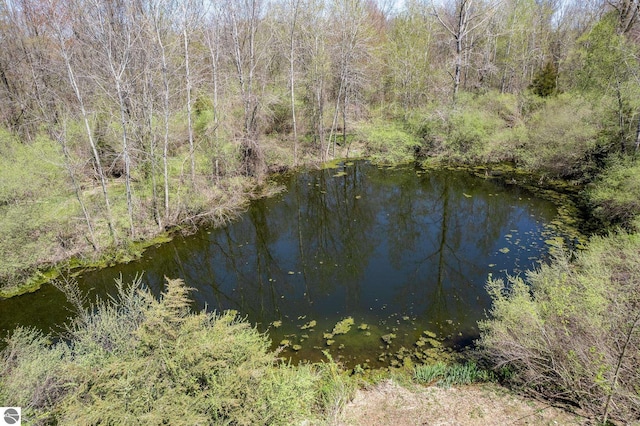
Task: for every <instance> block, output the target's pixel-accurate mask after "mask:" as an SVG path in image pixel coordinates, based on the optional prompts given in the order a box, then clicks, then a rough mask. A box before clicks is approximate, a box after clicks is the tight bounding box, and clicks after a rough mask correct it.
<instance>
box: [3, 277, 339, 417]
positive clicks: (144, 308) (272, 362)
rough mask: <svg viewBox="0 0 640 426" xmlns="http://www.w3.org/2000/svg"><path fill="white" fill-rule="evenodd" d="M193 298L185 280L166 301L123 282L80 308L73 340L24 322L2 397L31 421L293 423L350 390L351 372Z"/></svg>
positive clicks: (8, 355) (13, 342)
mask: <svg viewBox="0 0 640 426" xmlns="http://www.w3.org/2000/svg"><path fill="white" fill-rule="evenodd" d="M75 295H76V297H72V299H74V300H76V301H79V300H80V299H81V298H79V297H77V292H75ZM190 303H191V301H190V299H189V297H188V289H187V288H186V287H185V285H184V284H183V283H182V281H180V280H169V281H168V284H167V288H166V291H165V292H164V293H163V294H162V297H161V298H160V300H156V299H155V298H154V297H153V296H152V295H151V294H150V293H149V292H148V291H147V290H144V289H142V288H141V287H140V285H139V283H136V284H135V285H132V286H129V287H125V286H123V285H122V284H121V283H119V284H118V296H117V297H115V298H114V299H112V300H109V301H106V302H105V301H101V302H98V303H97V304H96V305H95V306H93V307H92V308H91V309H89V310H85V309H80V310H79V312H80V315H79V317H78V319H77V320H76V322H75V323H74V324H72V325H71V326H69V327H68V335H67V342H66V343H65V342H64V341H61V342H58V343H56V344H50V342H48V340H47V338H46V337H44V336H42V335H41V334H40V333H39V332H35V331H32V330H24V329H18V330H16V331H15V332H14V333H13V335H12V336H11V337H10V338H9V339H8V340H7V349H5V350H4V351H3V352H2V357H1V358H0V372H1V373H2V374H1V375H0V398H2V401H3V402H4V403H5V404H7V405H16V406H21V407H23V416H24V419H25V420H26V421H28V422H33V423H57V424H87V425H90V424H131V423H136V424H212V423H215V424H291V423H294V424H295V423H300V422H301V421H303V420H306V419H313V418H314V417H317V416H318V415H320V414H322V413H324V410H325V407H327V406H328V405H329V403H331V402H332V401H326V400H325V396H324V395H325V394H326V392H325V389H333V392H332V395H334V396H333V397H332V398H333V399H335V398H336V397H335V395H338V394H339V395H340V398H342V399H344V400H346V399H347V398H349V397H350V394H349V392H350V391H349V389H346V388H345V387H344V386H343V387H337V385H336V384H340V383H344V381H345V380H346V377H344V376H340V377H339V379H340V380H338V378H337V377H334V376H331V377H330V376H327V374H326V373H324V371H325V369H326V368H327V367H325V366H311V365H304V366H301V367H291V366H289V365H286V364H281V363H278V362H276V354H275V353H273V352H270V351H269V350H268V348H269V341H268V339H267V337H266V336H265V335H264V334H261V333H259V332H258V331H257V330H256V329H254V328H252V327H251V326H250V325H249V324H248V323H246V322H244V321H242V320H239V319H238V318H237V317H236V315H235V313H233V312H226V313H223V314H212V313H205V312H199V313H191V312H190V310H189V306H190ZM328 365H330V366H331V365H332V364H328ZM332 368H336V367H335V366H334V367H332Z"/></svg>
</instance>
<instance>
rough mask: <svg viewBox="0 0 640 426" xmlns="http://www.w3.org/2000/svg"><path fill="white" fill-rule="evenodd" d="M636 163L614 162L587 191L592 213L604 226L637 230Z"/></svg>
mask: <svg viewBox="0 0 640 426" xmlns="http://www.w3.org/2000/svg"><path fill="white" fill-rule="evenodd" d="M639 194H640V162H639V161H638V160H637V159H633V158H622V159H616V160H614V161H612V162H611V164H610V165H609V166H608V167H607V168H606V169H605V170H604V171H603V172H602V173H601V174H600V176H599V178H598V179H597V180H596V181H595V182H594V183H593V185H592V186H591V187H590V188H589V190H588V191H587V197H588V199H589V201H590V202H591V204H592V206H593V214H594V216H595V217H596V218H598V219H599V220H600V221H601V222H602V223H603V224H604V226H606V227H612V226H618V225H619V226H623V227H624V228H626V229H628V230H632V231H640V228H638V225H640V223H639V222H638V217H639V216H640V197H639Z"/></svg>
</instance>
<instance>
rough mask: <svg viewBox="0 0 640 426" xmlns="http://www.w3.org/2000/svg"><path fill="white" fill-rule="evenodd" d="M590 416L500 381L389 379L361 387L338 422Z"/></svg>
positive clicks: (531, 420)
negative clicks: (412, 382) (453, 383)
mask: <svg viewBox="0 0 640 426" xmlns="http://www.w3.org/2000/svg"><path fill="white" fill-rule="evenodd" d="M586 424H589V420H588V419H586V418H584V417H580V416H578V415H576V414H572V413H569V412H567V411H564V410H562V409H560V408H556V407H552V406H549V405H546V404H543V403H541V402H538V401H535V400H531V399H525V398H523V397H520V396H518V395H514V394H512V393H510V392H509V391H508V390H506V389H505V388H503V387H500V386H498V385H495V384H482V385H470V386H461V387H451V388H447V389H445V388H440V387H435V386H431V387H422V386H415V387H414V388H412V389H407V388H404V387H402V386H400V385H398V384H397V383H395V382H393V381H391V380H388V381H384V382H381V383H379V384H377V385H375V386H373V387H372V388H369V389H364V390H359V391H358V392H357V393H356V396H355V398H354V399H353V401H351V402H350V403H349V404H347V406H346V407H345V409H344V410H343V413H342V416H341V418H340V421H339V422H338V425H341V426H347V425H367V426H375V425H381V426H382V425H395V426H405V425H406V426H408V425H430V426H436V425H464V426H475V425H477V426H486V425H505V426H506V425H586Z"/></svg>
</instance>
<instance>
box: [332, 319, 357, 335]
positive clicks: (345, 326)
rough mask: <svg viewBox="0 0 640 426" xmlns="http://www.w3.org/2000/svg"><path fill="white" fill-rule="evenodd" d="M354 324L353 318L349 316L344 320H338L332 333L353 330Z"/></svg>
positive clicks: (343, 332)
mask: <svg viewBox="0 0 640 426" xmlns="http://www.w3.org/2000/svg"><path fill="white" fill-rule="evenodd" d="M353 324H354V321H353V318H351V317H347V318H345V319H343V320H342V321H338V323H337V324H336V325H335V327H333V331H332V333H333V335H336V334H347V333H348V332H349V330H351V327H352V326H353Z"/></svg>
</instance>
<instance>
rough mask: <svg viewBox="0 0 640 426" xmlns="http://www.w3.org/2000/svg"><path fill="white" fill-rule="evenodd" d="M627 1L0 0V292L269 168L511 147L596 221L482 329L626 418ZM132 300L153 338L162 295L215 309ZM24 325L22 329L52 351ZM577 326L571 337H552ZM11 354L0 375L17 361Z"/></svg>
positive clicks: (636, 280)
mask: <svg viewBox="0 0 640 426" xmlns="http://www.w3.org/2000/svg"><path fill="white" fill-rule="evenodd" d="M639 15H640V2H639V1H637V0H609V1H604V0H585V1H577V0H451V1H427V0H406V1H404V2H402V4H396V2H394V1H389V0H379V1H373V0H241V1H238V0H211V1H207V0H181V1H173V0H134V1H125V0H3V1H2V2H0V41H1V44H2V46H3V47H2V49H0V233H1V234H2V236H3V238H2V241H0V287H1V288H0V296H2V297H10V296H12V295H16V294H20V293H22V292H25V291H28V290H33V289H34V288H36V287H37V286H38V285H40V284H41V283H42V282H43V281H45V280H46V279H48V278H51V277H52V276H55V274H56V273H57V272H56V271H57V270H60V269H64V268H69V267H74V266H78V265H94V266H95V265H98V264H100V263H103V264H104V263H110V262H115V261H127V260H129V259H131V258H133V257H135V256H136V255H138V254H139V253H140V251H141V250H143V248H144V245H145V244H148V243H149V242H150V241H160V240H162V239H163V238H167V232H189V230H193V229H194V228H195V227H197V226H199V225H201V224H211V223H214V224H222V223H225V222H227V221H229V220H232V219H233V218H234V217H236V216H237V214H238V213H239V212H240V211H242V209H243V207H244V206H245V205H246V203H247V201H248V200H250V199H251V198H253V197H257V196H261V195H264V194H268V193H269V191H270V190H271V189H270V186H269V176H270V175H271V174H273V173H277V172H282V171H286V170H291V169H296V168H299V167H310V166H319V165H320V164H322V163H324V162H327V161H330V160H333V159H340V158H347V157H352V158H369V159H371V160H372V161H376V162H380V163H390V164H396V163H403V162H411V161H420V162H428V163H433V164H468V165H478V164H482V165H487V164H489V165H490V164H502V163H509V164H513V165H515V166H516V167H518V168H520V169H523V170H526V171H527V172H529V173H531V174H532V175H535V176H536V177H537V178H538V179H539V182H540V184H541V185H544V184H545V182H556V181H559V182H563V183H564V184H566V185H567V186H568V187H570V188H573V189H572V190H574V191H575V192H576V193H578V194H579V197H580V199H581V200H582V207H583V209H584V213H585V215H586V216H588V217H589V224H590V229H589V230H588V232H590V233H592V234H599V235H600V236H598V237H594V241H595V242H594V243H593V245H590V246H589V248H588V249H587V251H586V253H585V254H581V255H579V256H578V260H576V261H575V262H574V261H570V260H568V259H566V258H565V257H563V256H565V255H558V258H557V259H556V261H555V263H554V264H553V265H551V266H549V267H547V268H543V269H542V270H541V271H536V272H533V273H531V275H530V276H527V277H526V280H528V281H527V285H528V286H530V287H527V286H525V287H522V285H524V284H523V282H520V281H517V280H515V279H514V282H511V283H506V284H505V283H504V282H491V281H490V283H489V285H488V288H489V290H490V293H491V294H492V297H493V298H494V301H495V305H494V310H493V311H492V314H493V318H494V319H492V320H488V321H487V322H485V323H484V325H483V326H482V327H483V328H484V335H483V338H482V339H481V343H480V346H483V345H484V346H483V347H485V350H486V356H487V357H488V358H489V359H491V362H493V363H494V365H496V366H499V367H505V366H506V367H508V368H510V370H509V371H510V373H509V374H512V376H509V377H512V378H514V379H513V383H518V384H520V385H523V386H525V387H529V389H530V390H533V391H535V393H537V394H540V395H543V396H545V397H548V398H552V399H553V398H555V399H561V400H563V401H569V402H571V403H573V404H577V405H579V406H581V407H583V408H585V409H587V410H591V411H590V412H591V413H593V415H594V416H595V417H597V418H598V419H600V420H601V421H602V422H603V423H606V422H607V421H609V420H612V419H613V420H616V419H617V420H621V421H629V420H630V419H637V418H638V416H639V415H640V396H639V394H638V383H640V382H639V379H638V378H639V377H640V375H639V373H638V370H637V367H633V366H634V365H636V366H637V361H638V358H639V357H640V350H639V347H640V341H639V337H640V335H639V329H640V319H639V318H640V317H638V316H637V313H636V312H638V304H640V300H639V299H638V297H637V294H638V290H639V287H640V276H639V275H638V273H639V272H638V269H637V265H636V263H638V259H640V242H638V239H637V236H636V232H637V231H638V230H639V229H640V216H638V213H639V212H640V163H639V162H638V151H639V149H640V16H639ZM603 247H610V252H611V253H613V254H612V255H611V256H608V255H607V256H605V255H599V254H598V253H600V254H601V251H602V250H604V249H603ZM608 250H609V249H608ZM604 252H607V250H604ZM616 253H617V254H620V256H621V257H616V255H615V254H616ZM566 256H568V257H571V256H569V255H566ZM588 259H592V260H593V259H597V260H598V261H597V262H596V261H595V260H593V261H589V260H588ZM620 259H623V260H624V262H622V263H620V262H621V260H620ZM625 262H626V263H625ZM616 271H618V272H616ZM545 274H547V275H545ZM585 277H586V278H585ZM551 278H553V279H551ZM589 280H592V281H593V282H597V283H598V285H597V286H595V287H594V286H589V284H588V283H589V282H591V281H589ZM554 283H555V284H557V286H556V287H553V288H550V287H549V286H552V285H554ZM611 283H614V284H616V285H618V287H615V285H614V287H615V288H614V290H611V288H612V287H611ZM187 285H188V283H187ZM583 287H584V288H583ZM523 288H524V289H523ZM527 288H531V290H530V291H529V290H526V289H527ZM585 288H586V290H585ZM123 291H124V290H123ZM172 291H173V293H171V294H174V293H175V294H178V295H179V294H182V293H180V292H181V291H182V290H179V289H178V290H176V289H175V288H174V289H173V290H172ZM123 294H125V293H123ZM175 294H174V296H175ZM509 295H511V296H512V297H511V296H509ZM568 295H571V297H569V296H568ZM580 295H587V296H589V299H588V300H583V299H580V297H579V296H580ZM123 297H124V296H123ZM128 297H129V298H128V299H127V298H126V297H125V302H126V303H129V304H138V305H135V306H136V307H135V309H134V308H132V307H131V306H130V307H129V308H126V309H129V311H131V312H138V314H137V315H139V318H138V319H136V320H135V321H134V322H135V325H132V326H131V327H132V330H134V329H135V330H137V328H138V327H143V328H141V329H140V330H143V331H135V333H138V334H136V335H138V336H139V337H140V336H142V337H140V338H142V340H144V339H152V338H155V337H153V336H151V337H149V336H150V334H149V333H151V332H150V331H149V330H150V329H147V328H144V327H146V325H145V321H155V319H154V317H153V316H146V317H145V315H147V313H148V312H152V311H153V312H154V314H153V315H157V316H158V318H161V320H162V321H165V322H167V321H168V322H167V324H169V325H167V327H168V328H167V329H166V330H165V331H166V333H169V334H170V335H173V334H172V333H174V332H175V333H178V334H180V333H181V332H176V331H175V330H174V329H173V328H172V327H175V326H176V324H182V323H183V322H184V323H188V324H191V325H190V326H191V327H192V328H191V329H189V330H190V331H189V330H187V331H189V332H195V333H205V332H209V331H210V330H209V329H210V328H212V327H213V328H215V325H214V319H212V318H209V317H207V318H204V317H202V315H200V316H195V317H189V316H186V314H183V313H182V311H181V309H182V307H183V300H182V299H181V298H182V297H183V296H180V297H178V296H176V297H178V299H177V300H178V302H176V303H177V305H176V306H178V307H177V308H175V306H174V307H173V308H172V307H171V306H169V307H166V306H165V304H166V303H165V302H163V301H159V302H157V301H153V302H151V301H149V300H148V299H145V297H143V296H136V297H141V299H140V300H138V299H135V298H134V297H133V296H131V295H130V296H128ZM184 297H186V296H184ZM134 299H135V300H134ZM558 300H564V301H566V302H567V303H568V305H567V306H565V307H562V306H559V305H557V304H556V303H557V302H558ZM571 301H575V304H573V305H572V304H570V303H569V302H571ZM512 302H513V303H512ZM163 303H164V304H163ZM105 306H106V305H105ZM132 306H133V305H132ZM541 306H542V308H544V309H542V308H541ZM165 308H166V309H169V311H167V312H169V313H168V314H167V313H166V312H165V313H162V312H164V311H163V309H165ZM174 308H175V309H174ZM538 308H540V309H542V310H540V311H536V312H537V313H536V314H535V315H534V314H531V316H530V317H528V318H521V317H520V316H518V315H520V314H519V313H522V312H525V313H531V312H533V311H535V310H536V309H538ZM104 309H105V311H109V309H111V308H108V307H105V308H104ZM114 309H115V308H114ZM126 309H125V310H126ZM172 309H173V310H172ZM585 309H588V310H586V311H585ZM116 311H117V310H116ZM116 311H113V312H111V311H109V312H111V313H109V314H108V315H115V316H116V317H117V315H120V314H122V312H120V311H117V312H116ZM118 312H119V313H118ZM584 312H592V313H593V317H591V318H588V319H585V318H582V317H581V316H580V315H579V314H580V313H584ZM608 312H616V315H615V316H611V315H608V314H607V313H608ZM105 315H106V314H105ZM108 315H107V316H108ZM163 315H164V316H163ZM172 315H173V316H172ZM174 316H175V318H174ZM143 317H145V318H146V319H144V320H142V319H140V318H143ZM87 318H89V317H87ZM105 318H106V317H105ZM109 318H111V317H109ZM176 318H178V319H176ZM185 318H190V319H188V320H187V319H185ZM85 319H86V318H85ZM156 319H157V318H156ZM196 319H197V320H196ZM95 321H97V320H95V318H94V317H91V318H89V319H87V322H86V324H85V325H86V326H87V327H89V326H96V323H95ZM132 321H133V319H132ZM158 321H160V320H158ZM162 321H161V322H162ZM198 321H200V322H198ZM225 321H226V320H225ZM227 322H230V323H231V322H232V321H231V320H228V321H227ZM91 324H93V325H91ZM132 324H133V323H132ZM234 324H235V323H234ZM523 324H525V325H526V326H523ZM234 326H235V325H234ZM543 326H544V327H551V328H552V329H553V330H554V333H555V334H554V333H548V334H546V333H539V331H540V329H541V327H543ZM96 327H97V326H96ZM101 327H102V326H101ZM163 327H164V326H163ZM238 327H240V326H238ZM528 327H530V328H528ZM518 328H520V329H521V331H522V333H514V332H512V330H513V329H516V330H517V329H518ZM163 330H164V329H163ZM203 330H204V331H203ZM207 330H209V331H207ZM510 330H511V331H510ZM562 330H564V334H563V333H562V332H561V331H562ZM130 331H131V330H130ZM529 331H530V332H531V333H527V332H529ZM574 331H575V333H578V334H579V335H580V336H581V339H575V336H576V335H577V334H572V333H573V332H574ZM74 333H76V334H77V335H79V336H80V335H81V341H79V343H78V344H87V345H89V346H90V344H89V343H87V342H88V341H86V339H89V337H88V336H89V334H90V333H89V331H87V330H84V331H78V330H75V331H74ZM140 333H142V334H140ZM145 333H146V334H145ZM531 334H542V335H544V336H545V339H546V340H545V339H541V340H540V341H535V339H534V338H533V337H531ZM551 334H554V336H553V337H549V336H550V335H551ZM16 336H17V337H15V339H17V340H15V342H14V343H15V346H14V348H21V347H22V348H23V349H24V348H25V347H27V346H28V345H31V346H33V347H34V348H35V347H38V348H42V347H44V346H46V345H45V343H44V341H43V340H42V338H41V337H34V336H33V335H30V334H29V332H26V331H20V332H19V333H17V334H16ZM121 337H122V336H121ZM250 338H251V339H254V340H255V342H254V343H251V344H247V345H249V346H251V345H254V346H255V347H259V348H261V347H262V346H263V343H261V341H260V338H259V337H256V336H250ZM554 338H556V340H554ZM20 339H22V340H20ZM82 339H85V340H82ZM122 339H124V340H122V341H119V342H120V343H122V348H129V349H130V348H131V345H132V343H131V342H130V341H129V340H126V339H125V338H124V337H122ZM125 340H126V341H125ZM27 341H28V342H29V343H28V344H27V343H25V342H27ZM569 341H579V342H580V345H582V346H580V348H579V349H576V350H575V351H568V353H565V352H566V351H563V350H561V349H560V348H564V347H565V346H566V345H567V342H569ZM16 342H17V343H16ZM20 342H22V343H20ZM145 342H146V343H145ZM252 342H253V340H252ZM136 344H143V345H147V346H145V348H146V349H145V350H147V351H148V353H152V352H153V351H150V350H149V348H153V347H154V346H153V345H155V344H156V343H149V341H146V340H145V341H144V342H142V343H140V341H137V343H136ZM20 345H23V346H20ZM24 345H27V346H24ZM114 345H115V346H117V344H116V343H114ZM256 345H257V346H256ZM516 348H519V349H517V350H516ZM594 348H595V349H594ZM599 348H602V350H600V349H599ZM20 350H22V349H20ZM20 350H18V349H15V351H14V352H6V353H5V355H4V357H5V358H4V359H3V362H4V364H2V366H3V367H2V368H4V370H3V369H2V368H0V372H3V371H4V372H5V373H7V372H8V371H18V367H16V366H15V365H14V364H15V363H17V362H18V361H17V358H16V355H15V354H17V353H20ZM25 350H26V349H25ZM33 350H36V349H33ZM55 350H56V351H63V352H64V351H65V350H66V349H61V348H57V349H55ZM68 350H69V351H71V349H68ZM93 350H95V348H93V347H91V348H90V349H86V350H85V352H84V354H85V355H86V354H89V353H90V352H91V351H93ZM122 350H124V349H122ZM198 350H200V349H194V351H198ZM251 350H253V349H251ZM65 353H66V352H65ZM561 353H562V354H563V355H562V356H561V355H560V354H561ZM12 354H13V355H12ZM43 356H44V355H43ZM46 356H47V357H49V358H51V359H53V358H56V357H58V358H60V357H62V358H64V357H70V356H71V355H70V354H69V353H67V354H66V355H60V354H57V355H56V354H54V353H48V355H46ZM86 356H89V355H86ZM96 356H98V355H96ZM100 356H103V355H100ZM256 356H257V355H256ZM49 358H48V359H49ZM25 359H27V358H25ZM514 360H516V361H514ZM157 361H158V362H161V360H157ZM28 362H33V363H37V362H36V361H33V360H31V361H28ZM51 362H53V361H51ZM56 362H57V361H56ZM83 362H84V361H83ZM105 362H106V361H105ZM256 362H259V363H263V362H264V359H263V358H261V360H260V361H256ZM16 365H17V364H16ZM34 365H35V364H34ZM260 365H261V366H263V365H264V364H260ZM61 368H62V367H61ZM65 368H66V367H65ZM260 368H262V367H260ZM265 368H266V367H265ZM282 368H284V367H282ZM30 371H31V372H33V371H32V370H30ZM65 371H66V370H65ZM269 371H270V372H269V373H268V374H275V373H273V372H271V370H269ZM323 371H324V370H323ZM67 373H68V371H67ZM334 373H335V372H334ZM518 373H521V374H518ZM33 374H36V373H33ZM37 374H44V372H39V373H37ZM65 374H66V373H65ZM265 374H266V373H265ZM286 374H293V373H290V372H288V373H286ZM307 374H310V373H308V372H307ZM322 374H329V373H327V372H326V371H325V372H324V373H322ZM331 374H333V373H331ZM335 374H337V373H335ZM0 377H1V375H0ZM7 377H8V376H7ZM335 377H337V376H335ZM335 377H334V378H335ZM11 380H14V379H11ZM159 380H160V379H159ZM203 380H204V379H203ZM243 380H244V379H243ZM247 380H249V379H247ZM298 380H301V382H300V384H299V385H300V386H303V387H304V386H307V387H309V386H311V385H309V383H308V382H304V378H299V379H298ZM318 380H319V379H318ZM340 380H342V379H340ZM0 381H1V380H0ZM18 382H19V381H15V382H13V381H12V382H11V383H13V385H15V383H18ZM7 383H9V382H6V383H5V385H7ZM185 383H186V384H185V386H187V387H188V386H192V385H193V383H191V382H189V383H187V382H185ZM296 383H297V382H296ZM342 385H343V383H342V382H340V386H342ZM61 386H62V385H61ZM105 386H106V385H105ZM193 386H195V385H193ZM243 386H244V385H243ZM261 386H262V385H261ZM265 386H267V385H265ZM223 387H224V386H223ZM56 389H57V390H58V391H59V390H60V389H61V388H56ZM190 389H191V388H190ZM271 390H272V391H273V389H271ZM280 390H282V389H280ZM87 392H89V390H88V391H87ZM189 392H191V391H189ZM287 392H293V393H295V392H296V391H295V390H293V391H292V390H291V389H288V390H287ZM60 393H61V394H62V391H60ZM7 395H8V394H7ZM1 396H3V393H2V390H1V389H0V397H1ZM61 398H62V397H61ZM78 398H79V399H81V397H78ZM310 398H311V399H313V398H312V397H310ZM65 401H66V402H65V404H71V402H70V401H71V400H65ZM49 402H50V401H49ZM49 402H45V401H44V400H43V401H39V402H38V403H41V405H37V404H36V405H34V407H36V411H37V409H39V408H37V407H49V406H48V405H47V404H48V403H49ZM54 402H55V401H54ZM231 405H233V404H231ZM168 406H169V405H167V407H168ZM64 407H66V408H65V409H69V410H68V411H67V412H66V413H67V414H66V415H68V416H70V417H66V418H74V419H78V418H80V419H84V420H87V419H89V420H88V421H89V422H91V421H94V420H91V418H90V417H86V418H85V417H82V416H83V415H87V416H90V415H91V413H90V412H89V411H86V412H82V413H80V411H74V410H76V408H73V409H70V408H69V407H71V405H65V406H64ZM85 408H86V407H85ZM56 409H58V408H56ZM60 409H62V408H60ZM43 410H44V411H46V412H47V413H48V414H47V416H48V415H51V412H52V411H47V410H50V407H49V408H46V409H45V408H43ZM54 411H55V410H54ZM63 411H64V410H63ZM79 413H80V414H79ZM206 413H207V409H205V408H203V411H202V412H201V413H200V414H202V415H203V416H205V414H206ZM220 413H222V414H220ZM224 413H226V412H225V411H224V410H222V411H219V412H218V414H220V415H221V416H223V417H224ZM174 414H175V413H174ZM254 414H255V413H254ZM242 415H243V416H244V415H246V413H243V414H242ZM252 415H253V414H252ZM74 416H76V417H74ZM45 417H46V416H45ZM45 417H43V418H45ZM54 417H55V416H54ZM205 417H206V416H205ZM46 418H49V417H46ZM60 418H65V417H60ZM203 418H204V417H203ZM229 418H231V417H229ZM239 418H240V417H239ZM234 419H235V418H234ZM84 420H83V421H84ZM103 420H104V419H103ZM120 420H122V419H120ZM196 420H197V421H201V420H202V418H198V419H196ZM254 420H255V419H254V418H250V420H247V418H245V417H242V418H240V420H238V419H236V420H232V422H237V423H243V422H247V421H249V422H252V421H254ZM263 420H264V419H263ZM263 420H255V421H257V422H258V423H260V422H262V421H263ZM95 421H97V422H99V420H95ZM105 421H107V422H108V420H105ZM264 422H266V421H264Z"/></svg>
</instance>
